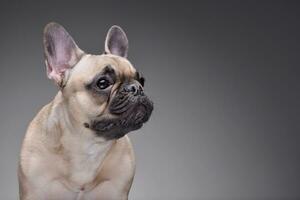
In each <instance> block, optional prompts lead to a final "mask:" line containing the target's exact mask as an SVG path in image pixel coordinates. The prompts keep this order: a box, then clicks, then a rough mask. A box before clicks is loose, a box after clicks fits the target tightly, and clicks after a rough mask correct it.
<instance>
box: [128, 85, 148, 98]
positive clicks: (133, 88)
mask: <svg viewBox="0 0 300 200" xmlns="http://www.w3.org/2000/svg"><path fill="white" fill-rule="evenodd" d="M124 90H125V91H126V92H128V93H131V94H132V95H134V96H136V95H143V94H144V92H143V88H142V86H141V85H139V84H138V83H129V84H127V85H125V87H124Z"/></svg>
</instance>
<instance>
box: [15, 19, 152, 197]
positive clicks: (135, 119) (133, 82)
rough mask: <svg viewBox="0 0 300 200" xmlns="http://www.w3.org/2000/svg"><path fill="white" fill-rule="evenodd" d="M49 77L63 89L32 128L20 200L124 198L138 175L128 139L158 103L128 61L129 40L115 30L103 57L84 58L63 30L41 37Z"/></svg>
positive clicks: (52, 27)
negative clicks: (149, 95) (154, 103)
mask: <svg viewBox="0 0 300 200" xmlns="http://www.w3.org/2000/svg"><path fill="white" fill-rule="evenodd" d="M43 44H44V54H45V63H46V69H47V76H48V78H50V79H51V80H53V81H54V82H55V83H56V85H57V86H58V87H59V91H58V93H57V95H56V96H55V97H54V99H53V100H52V101H51V102H50V103H49V104H47V105H45V106H44V107H43V108H42V109H41V110H40V111H39V113H38V114H37V115H36V116H35V118H34V119H33V120H32V122H31V123H30V124H29V126H28V129H27V132H26V135H25V137H24V140H23V143H22V148H21V153H20V161H19V170H18V179H19V191H20V199H21V200H94V199H95V200H96V199H97V200H125V199H128V194H129V190H130V188H131V185H132V181H133V177H134V174H135V157H134V152H133V148H132V145H131V142H130V139H129V138H128V136H127V135H126V134H127V133H129V132H130V131H134V130H137V129H139V128H141V127H142V126H143V124H144V123H145V122H147V121H148V119H149V117H150V115H151V113H152V110H153V103H152V101H151V100H150V99H149V98H148V96H147V95H146V94H145V93H144V89H143V88H144V87H143V86H144V82H145V79H144V77H143V76H142V75H141V74H140V73H139V72H138V71H137V70H136V69H135V68H134V67H133V65H132V64H131V63H130V62H129V61H128V60H127V53H128V39H127V36H126V34H125V32H124V31H123V30H122V29H121V28H120V27H119V26H116V25H114V26H112V27H111V28H110V29H109V31H108V33H107V36H106V39H105V51H104V53H103V54H101V55H92V54H87V53H85V52H84V51H83V50H81V49H80V48H79V47H78V46H77V44H76V43H75V42H74V40H73V38H72V37H71V36H70V35H69V33H68V32H67V31H66V30H65V28H63V27H62V26H61V25H59V24H58V23H55V22H51V23H49V24H47V25H46V27H45V28H44V35H43Z"/></svg>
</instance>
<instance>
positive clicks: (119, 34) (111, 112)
mask: <svg viewBox="0 0 300 200" xmlns="http://www.w3.org/2000/svg"><path fill="white" fill-rule="evenodd" d="M44 52H45V58H46V60H45V62H46V67H47V75H48V77H49V78H50V79H52V80H54V82H55V83H56V84H57V85H58V86H59V87H60V89H61V93H62V97H63V101H64V103H65V105H66V108H67V109H66V112H67V113H68V115H69V116H70V117H71V121H73V122H74V123H77V124H82V125H83V126H85V127H86V128H89V129H91V130H92V131H93V132H94V133H95V134H96V135H97V136H101V137H104V138H105V139H107V140H110V139H118V138H120V137H122V136H124V135H125V134H127V133H128V132H130V131H133V130H136V129H139V128H141V127H142V125H143V124H144V123H145V122H146V121H147V120H148V119H149V117H150V115H151V112H152V110H153V104H152V102H151V100H150V99H149V98H148V97H147V95H146V94H145V93H144V89H143V86H144V82H145V79H144V77H142V76H141V74H140V73H139V72H138V71H137V70H136V69H135V68H134V67H133V66H132V64H131V63H130V62H129V61H128V60H127V58H126V57H127V52H128V40H127V37H126V34H125V33H124V31H123V30H122V29H121V28H120V27H118V26H112V27H111V28H110V29H109V31H108V33H107V36H106V40H105V53H103V54H102V55H91V54H87V53H85V52H83V51H82V50H81V49H80V48H79V47H78V46H77V45H76V43H75V42H74V40H73V38H72V37H71V36H70V35H69V34H68V32H67V31H66V30H65V29H64V28H63V27H62V26H61V25H59V24H57V23H49V24H48V25H47V26H46V27H45V29H44Z"/></svg>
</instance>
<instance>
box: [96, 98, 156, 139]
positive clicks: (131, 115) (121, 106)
mask: <svg viewBox="0 0 300 200" xmlns="http://www.w3.org/2000/svg"><path fill="white" fill-rule="evenodd" d="M109 110H110V112H111V114H113V115H115V116H116V117H115V118H113V119H108V118H107V119H102V120H95V121H92V122H91V129H92V130H94V131H95V133H96V134H97V135H98V136H101V137H104V138H106V139H108V140H109V139H118V138H120V137H123V136H124V135H125V134H127V133H129V132H130V131H134V130H137V129H140V128H141V127H142V126H143V124H144V123H146V122H147V121H148V120H149V118H150V116H151V113H152V111H153V103H152V101H151V100H150V99H149V98H148V97H147V96H138V97H132V96H128V97H125V96H124V97H122V96H121V97H120V96H119V97H115V98H114V99H113V101H112V103H111V105H110V108H109Z"/></svg>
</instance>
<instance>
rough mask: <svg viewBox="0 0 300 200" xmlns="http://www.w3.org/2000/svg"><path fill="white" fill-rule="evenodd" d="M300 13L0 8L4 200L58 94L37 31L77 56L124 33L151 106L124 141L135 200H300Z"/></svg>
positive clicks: (296, 9) (287, 5) (227, 5)
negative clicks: (130, 148) (27, 144)
mask: <svg viewBox="0 0 300 200" xmlns="http://www.w3.org/2000/svg"><path fill="white" fill-rule="evenodd" d="M299 20H300V5H299V3H297V2H285V1H282V2H274V1H272V3H267V2H265V3H261V1H259V2H252V3H244V2H243V3H239V2H228V1H227V2H221V3H215V2H211V1H210V3H196V1H195V2H187V1H184V3H183V1H182V3H176V2H172V3H171V2H169V3H162V2H156V3H146V2H141V1H139V2H138V1H137V2H135V3H134V2H131V3H129V2H125V1H120V2H116V1H110V3H108V2H101V1H94V2H91V1H82V2H81V3H75V2H74V1H69V2H62V1H48V2H41V1H40V2H38V1H36V2H34V1H30V3H29V2H27V3H24V2H21V1H10V3H8V2H3V1H2V2H1V5H0V25H1V31H0V36H1V37H0V91H1V96H0V98H1V99H0V101H1V104H0V112H1V114H0V128H1V129H0V130H1V135H0V158H1V164H0V199H5V200H11V199H17V193H18V192H17V191H18V186H17V177H16V170H17V160H18V154H19V150H20V145H21V141H22V138H23V136H24V133H25V130H26V126H27V124H28V123H29V122H30V121H31V119H32V118H33V117H34V115H35V114H36V113H37V112H38V110H39V109H40V108H41V107H42V106H43V105H44V104H46V103H48V102H49V101H50V100H51V99H52V98H53V96H54V95H55V93H56V92H57V88H56V87H55V85H54V84H53V83H52V82H51V81H49V80H47V78H46V71H45V66H44V61H43V52H42V29H43V27H44V25H45V24H46V23H48V22H50V21H56V22H59V23H61V24H62V25H64V26H65V28H66V29H67V30H68V31H69V32H70V33H71V35H72V36H73V38H74V39H75V40H76V41H77V44H78V45H79V46H80V47H81V48H82V49H83V50H85V51H87V52H90V53H94V54H96V53H98V52H100V53H101V52H102V51H103V42H104V37H105V34H106V31H107V30H108V28H109V27H110V26H111V25H113V24H118V25H120V26H122V27H123V28H124V30H125V31H126V33H127V35H128V37H129V42H130V51H129V60H130V61H131V62H132V63H133V64H134V65H135V66H136V68H138V69H139V70H140V71H141V72H143V74H144V75H145V76H146V79H147V81H146V91H147V93H148V94H149V95H150V96H151V97H152V99H153V101H154V103H155V110H154V113H153V115H152V118H151V120H150V121H149V123H148V124H147V125H146V126H144V128H143V129H141V130H138V131H136V132H134V133H131V134H130V136H131V138H132V141H133V144H134V147H135V151H136V156H137V172H136V176H135V181H134V184H133V188H132V190H131V193H130V197H131V199H134V200H135V199H137V200H154V199H178V200H179V199H203V200H223V199H224V200H225V199H228V200H234V199H236V200H248V199H249V200H250V199H270V200H271V199H272V200H273V199H300V189H299V186H300V136H299V131H300V125H299V124H300V123H299V114H300V112H299V111H300V105H299V102H300V95H299V92H300V84H299V72H300V70H299V63H300V62H299V53H300V41H299V36H300V25H299Z"/></svg>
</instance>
